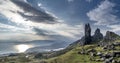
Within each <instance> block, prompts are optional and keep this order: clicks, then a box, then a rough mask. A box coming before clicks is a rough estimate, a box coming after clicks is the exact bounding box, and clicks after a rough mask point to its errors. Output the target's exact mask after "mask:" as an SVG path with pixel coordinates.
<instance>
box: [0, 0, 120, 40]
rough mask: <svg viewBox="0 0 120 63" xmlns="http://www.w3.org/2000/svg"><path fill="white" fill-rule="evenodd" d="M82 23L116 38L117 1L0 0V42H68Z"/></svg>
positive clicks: (79, 32) (77, 35)
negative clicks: (111, 34)
mask: <svg viewBox="0 0 120 63" xmlns="http://www.w3.org/2000/svg"><path fill="white" fill-rule="evenodd" d="M85 23H90V25H91V28H92V34H94V31H95V29H96V28H100V29H101V32H102V33H103V34H104V35H105V33H106V31H108V30H110V31H113V32H116V33H117V34H119V35H120V32H119V31H120V28H119V27H120V25H119V24H120V0H0V36H1V37H0V40H8V41H9V40H13V41H21V42H25V41H33V40H61V41H66V42H70V41H71V42H72V41H76V40H78V39H80V38H81V37H82V36H83V35H84V24H85Z"/></svg>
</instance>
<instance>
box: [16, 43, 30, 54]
mask: <svg viewBox="0 0 120 63" xmlns="http://www.w3.org/2000/svg"><path fill="white" fill-rule="evenodd" d="M29 48H31V46H30V45H25V44H20V45H16V49H17V50H18V52H19V53H22V52H25V51H26V50H27V49H29Z"/></svg>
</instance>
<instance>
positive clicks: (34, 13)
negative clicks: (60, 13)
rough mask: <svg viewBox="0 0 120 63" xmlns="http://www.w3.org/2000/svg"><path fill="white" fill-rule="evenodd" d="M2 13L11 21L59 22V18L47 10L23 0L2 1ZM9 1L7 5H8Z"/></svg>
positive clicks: (0, 5)
mask: <svg viewBox="0 0 120 63" xmlns="http://www.w3.org/2000/svg"><path fill="white" fill-rule="evenodd" d="M0 2H1V3H2V4H0V8H1V10H0V13H1V14H3V15H5V16H6V17H7V18H9V20H11V21H15V22H16V21H17V22H18V20H20V21H31V22H37V23H49V24H54V23H57V19H56V18H55V17H54V16H52V15H51V14H48V13H46V11H43V10H40V9H37V8H35V7H33V6H32V5H31V4H29V3H27V2H25V1H23V0H3V1H0ZM6 2H7V5H6Z"/></svg>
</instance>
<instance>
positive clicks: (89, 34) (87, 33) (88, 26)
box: [85, 23, 92, 44]
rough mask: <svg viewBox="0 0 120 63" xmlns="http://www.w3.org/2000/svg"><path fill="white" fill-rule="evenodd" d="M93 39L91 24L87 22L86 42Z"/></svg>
mask: <svg viewBox="0 0 120 63" xmlns="http://www.w3.org/2000/svg"><path fill="white" fill-rule="evenodd" d="M91 41H92V38H91V27H90V24H89V23H88V24H85V44H90V43H91Z"/></svg>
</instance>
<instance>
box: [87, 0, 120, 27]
mask: <svg viewBox="0 0 120 63" xmlns="http://www.w3.org/2000/svg"><path fill="white" fill-rule="evenodd" d="M115 6H116V4H115V3H112V2H110V1H109V0H105V1H103V2H101V4H100V5H98V6H97V7H96V8H95V9H93V10H91V11H89V12H88V13H87V16H88V17H89V19H90V20H91V21H94V22H95V24H96V25H112V24H117V23H120V22H119V21H120V19H119V18H118V16H116V15H114V12H116V11H115V10H114V7H115Z"/></svg>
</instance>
